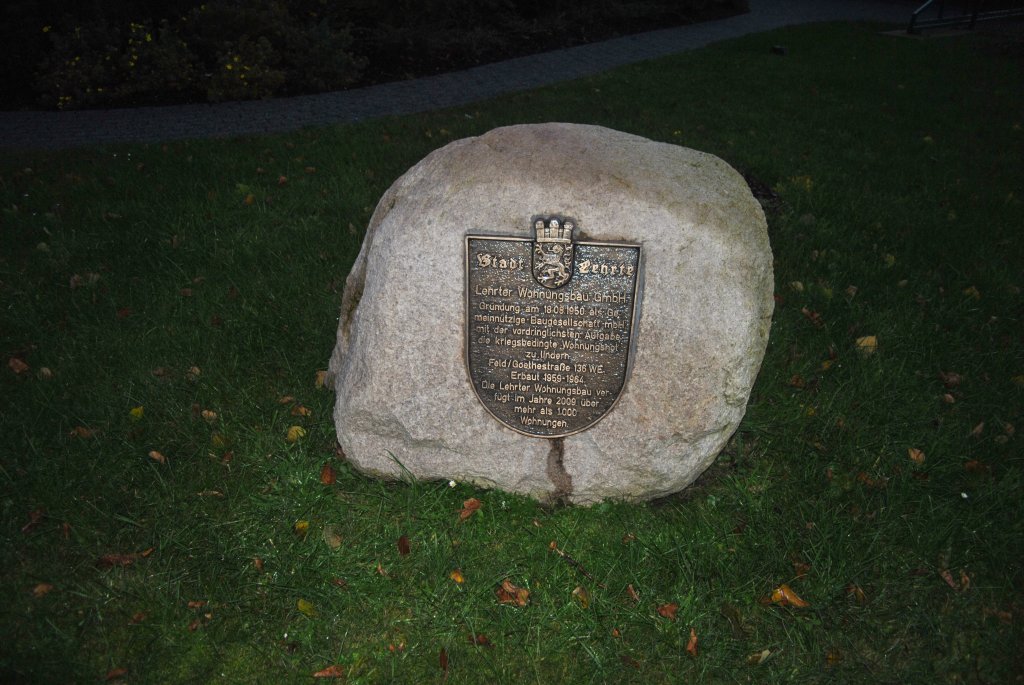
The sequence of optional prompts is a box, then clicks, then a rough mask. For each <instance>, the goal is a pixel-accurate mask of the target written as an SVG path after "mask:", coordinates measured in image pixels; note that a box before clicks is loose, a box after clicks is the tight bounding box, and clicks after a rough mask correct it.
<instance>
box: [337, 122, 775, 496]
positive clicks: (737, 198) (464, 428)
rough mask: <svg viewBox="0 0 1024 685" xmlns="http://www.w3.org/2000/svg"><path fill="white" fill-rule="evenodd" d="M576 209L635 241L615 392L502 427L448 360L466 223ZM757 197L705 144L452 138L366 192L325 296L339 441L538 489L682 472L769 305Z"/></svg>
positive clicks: (579, 128) (457, 316)
mask: <svg viewBox="0 0 1024 685" xmlns="http://www.w3.org/2000/svg"><path fill="white" fill-rule="evenodd" d="M537 215H562V216H571V217H574V218H576V220H577V221H578V224H579V228H580V229H581V230H582V232H583V233H584V234H585V238H586V239H587V240H593V241H617V242H629V243H641V244H642V246H643V259H644V261H645V264H644V269H643V276H644V280H645V285H644V287H643V290H642V300H641V301H640V308H641V313H640V320H639V327H638V329H637V330H636V331H635V335H636V351H635V357H634V361H633V369H632V374H631V376H630V377H629V379H628V381H627V383H626V386H625V389H624V391H623V393H622V396H621V398H620V400H619V402H618V404H617V405H616V406H615V408H614V409H613V410H612V411H611V412H610V413H609V414H608V415H607V416H606V417H605V418H604V419H602V420H601V421H600V422H598V423H597V424H596V425H594V426H593V427H592V428H589V429H588V430H585V431H583V432H581V433H577V434H575V435H571V436H568V437H564V438H559V439H544V438H537V437H532V436H528V435H522V434H520V433H517V432H514V431H512V430H509V429H508V428H506V427H504V426H503V425H501V424H500V423H499V422H498V421H497V420H495V419H494V418H493V417H492V416H491V415H490V414H488V413H487V411H486V410H485V409H484V407H483V406H482V405H481V403H480V401H479V400H478V399H477V397H476V395H475V394H474V390H473V387H472V385H471V382H470V378H469V374H468V372H467V368H466V363H465V361H464V349H465V342H464V338H463V328H464V319H465V307H466V304H465V292H464V288H465V285H464V269H465V266H464V260H465V256H464V249H465V248H464V239H465V235H466V234H467V233H475V234H497V235H515V236H521V237H528V236H529V230H530V220H531V217H534V216H537ZM772 291H773V278H772V255H771V250H770V248H769V245H768V235H767V230H766V225H765V218H764V214H763V212H762V211H761V207H760V206H759V205H758V203H757V201H756V200H755V199H754V197H753V196H752V195H751V193H750V191H749V189H748V187H747V185H746V183H745V182H744V180H743V178H742V177H741V176H740V174H738V173H737V172H736V171H735V170H734V169H732V168H731V167H730V166H729V165H728V164H726V163H725V162H723V161H722V160H720V159H718V158H717V157H714V156H712V155H708V154H705V153H702V152H697V151H695V150H690V149H687V148H682V147H678V146H675V145H669V144H665V143H657V142H653V141H650V140H647V139H645V138H640V137H638V136H634V135H629V134H626V133H621V132H618V131H613V130H610V129H606V128H602V127H598V126H584V125H578V124H541V125H524V126H510V127H506V128H499V129H495V130H493V131H490V132H489V133H487V134H485V135H482V136H480V137H478V138H467V139H463V140H458V141H455V142H453V143H451V144H449V145H447V146H445V147H443V148H441V149H439V150H436V151H435V152H433V153H431V154H430V155H428V156H427V157H426V158H425V159H423V160H422V161H421V162H420V163H419V164H417V165H416V166H414V167H413V168H412V169H410V170H409V171H408V172H407V173H406V174H405V175H404V176H402V177H401V178H399V179H398V180H397V181H395V183H394V185H392V186H391V188H390V189H389V190H388V191H387V193H386V194H385V195H384V197H383V198H382V199H381V201H380V204H379V205H378V206H377V210H376V212H375V213H374V215H373V218H372V219H371V222H370V226H369V228H368V230H367V234H366V239H365V240H364V242H363V247H362V250H361V251H360V253H359V256H358V258H357V260H356V262H355V265H354V266H353V268H352V272H351V273H350V274H349V276H348V280H347V282H346V285H345V292H344V295H343V298H342V310H341V317H340V321H339V324H338V336H337V346H336V347H335V349H334V354H333V356H332V357H331V361H330V370H329V378H330V379H331V380H330V382H331V383H332V384H333V386H334V388H335V390H336V392H337V404H336V407H335V411H334V421H335V425H336V428H337V434H338V440H339V442H340V444H341V447H342V449H343V450H344V452H345V454H346V455H347V457H348V459H349V460H350V461H351V462H352V463H353V464H354V465H355V466H356V467H357V468H358V469H360V470H361V471H363V472H366V473H369V474H373V475H377V476H383V477H387V478H400V477H403V476H405V475H406V472H408V474H411V475H412V476H415V477H416V478H419V479H454V480H458V481H470V482H473V483H476V484H479V485H482V486H486V487H496V488H501V489H503V490H508V491H512V492H518V493H524V494H527V495H530V496H533V497H536V498H540V499H550V498H559V499H565V500H568V501H571V502H576V503H591V502H596V501H599V500H602V499H605V498H626V499H649V498H653V497H658V496H662V495H666V494H670V493H672V492H676V491H678V490H681V489H682V488H684V487H686V486H687V485H688V484H689V483H691V482H692V481H693V480H694V479H695V478H696V477H697V476H698V475H700V473H701V472H702V471H703V470H704V469H705V468H707V466H709V465H710V463H711V462H712V461H713V460H714V458H715V456H716V454H717V453H718V452H719V450H720V449H721V448H722V447H723V445H724V444H725V442H726V440H728V439H729V437H730V436H731V435H732V433H733V432H734V431H735V430H736V427H737V425H738V424H739V421H740V419H741V418H742V417H743V413H744V411H745V408H746V403H747V399H748V397H749V395H750V390H751V387H752V386H753V383H754V379H755V377H756V375H757V372H758V369H759V367H760V365H761V360H762V358H763V356H764V351H765V346H766V344H767V340H768V329H769V327H770V324H771V314H772V309H773V299H772Z"/></svg>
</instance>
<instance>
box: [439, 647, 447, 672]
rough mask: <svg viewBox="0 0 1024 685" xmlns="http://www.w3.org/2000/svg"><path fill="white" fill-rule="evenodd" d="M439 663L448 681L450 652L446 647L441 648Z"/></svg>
mask: <svg viewBox="0 0 1024 685" xmlns="http://www.w3.org/2000/svg"><path fill="white" fill-rule="evenodd" d="M437 663H438V665H439V666H440V667H441V671H442V672H444V678H445V680H447V679H448V650H446V649H445V648H444V647H442V648H441V651H440V652H439V653H438V655H437Z"/></svg>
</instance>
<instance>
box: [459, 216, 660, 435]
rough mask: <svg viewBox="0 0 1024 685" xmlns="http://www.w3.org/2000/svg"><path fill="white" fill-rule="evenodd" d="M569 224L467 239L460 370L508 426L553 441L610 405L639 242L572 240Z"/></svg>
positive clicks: (623, 370) (625, 369)
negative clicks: (522, 233) (465, 371)
mask: <svg viewBox="0 0 1024 685" xmlns="http://www.w3.org/2000/svg"><path fill="white" fill-rule="evenodd" d="M575 227H576V223H575V222H574V221H572V220H571V219H563V218H561V217H541V218H538V219H535V220H534V230H535V233H534V235H533V236H531V237H529V238H516V237H508V236H486V235H468V236H466V323H465V338H466V366H467V368H468V370H469V377H470V381H471V382H472V384H473V390H474V391H475V392H476V395H477V397H478V398H479V399H480V401H481V402H482V403H483V405H484V407H485V408H486V409H487V411H488V412H490V413H491V415H492V416H494V418H496V419H497V420H498V421H500V422H501V423H503V424H504V425H505V426H507V427H509V428H511V429H512V430H515V431H518V432H520V433H524V434H526V435H533V436H537V437H543V438H557V437H563V436H566V435H571V434H573V433H578V432H580V431H583V430H586V429H587V428H590V427H591V426H593V425H594V424H595V423H597V422H598V421H600V420H601V419H602V418H603V417H604V416H606V415H607V414H608V412H610V411H611V410H612V408H613V407H614V406H615V403H616V402H617V401H618V399H619V397H620V396H621V394H622V390H623V388H624V387H625V384H626V380H627V378H628V377H629V370H630V364H631V362H632V359H633V353H634V351H635V344H636V339H635V331H636V329H637V324H638V321H639V315H640V309H639V300H640V283H641V282H642V281H641V254H640V246H639V245H634V244H627V243H599V242H576V241H574V240H573V231H574V230H575Z"/></svg>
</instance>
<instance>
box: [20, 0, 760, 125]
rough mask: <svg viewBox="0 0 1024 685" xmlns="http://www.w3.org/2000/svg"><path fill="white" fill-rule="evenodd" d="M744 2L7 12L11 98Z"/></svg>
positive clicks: (210, 77) (474, 0)
mask: <svg viewBox="0 0 1024 685" xmlns="http://www.w3.org/2000/svg"><path fill="white" fill-rule="evenodd" d="M746 8H747V2H746V0H595V1H583V0H548V1H544V2H541V1H540V0H416V1H413V0H351V1H350V2H344V3H338V2H328V1H327V0H288V1H285V0H256V1H255V2H242V1H240V0H210V1H209V2H207V3H205V4H196V3H195V2H194V0H167V1H166V2H159V3H155V2H151V1H144V0H119V1H115V2H99V1H98V0H94V1H93V2H83V3H78V2H72V1H70V0H49V1H47V2H27V1H22V2H11V3H7V5H6V6H5V7H4V9H3V16H2V21H0V38H2V40H3V41H4V44H5V46H6V48H7V49H6V51H5V55H4V58H3V62H2V64H0V77H2V78H3V80H4V82H5V83H7V84H8V92H9V97H8V98H7V100H6V101H5V103H4V106H5V107H6V108H14V109H22V108H33V107H43V108H47V109H53V108H59V109H75V108H87V107H111V106H115V107H116V106H132V105H140V104H163V103H177V102H204V101H208V102H217V101H222V100H236V99H252V98H262V97H271V96H275V95H296V94H303V93H313V92H322V91H327V90H336V89H342V88H346V87H350V86H354V85H368V84H373V83H381V82H385V81H391V80H398V79H404V78H411V77H416V76H423V75H428V74H433V73H439V72H443V71H450V70H453V69H460V68H466V67H471V66H473V65H477V64H483V63H487V62H492V61H496V60H501V59H505V58H508V57H512V56H516V55H523V54H530V53H535V52H542V51H545V50H550V49H555V48H559V47H567V46H572V45H579V44H582V43H587V42H591V41H595V40H602V39H606V38H610V37H614V36H617V35H625V34H628V33H634V32H637V31H645V30H650V29H656V28H662V27H668V26H676V25H680V24H684V23H688V22H693V21H701V20H706V19H711V18H716V17H722V16H728V15H731V14H736V13H739V12H743V11H745V10H746Z"/></svg>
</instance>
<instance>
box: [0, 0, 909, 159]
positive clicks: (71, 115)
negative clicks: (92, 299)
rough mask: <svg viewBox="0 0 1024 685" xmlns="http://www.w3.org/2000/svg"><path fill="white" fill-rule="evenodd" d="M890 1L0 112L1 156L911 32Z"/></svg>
mask: <svg viewBox="0 0 1024 685" xmlns="http://www.w3.org/2000/svg"><path fill="white" fill-rule="evenodd" d="M912 4H913V3H911V4H909V5H908V4H905V3H901V2H894V1H893V0H750V12H749V13H748V14H744V15H740V16H737V17H730V18H728V19H722V20H719V21H710V22H704V23H700V24H693V25H690V26H680V27H677V28H671V29H663V30H659V31H651V32H649V33H643V34H638V35H632V36H626V37H624V38H616V39H613V40H608V41H604V42H601V43H592V44H590V45H581V46H577V47H573V48H566V49H563V50H555V51H553V52H546V53H542V54H538V55H530V56H528V57H519V58H516V59H511V60H508V61H505V62H498V63H494V64H487V65H484V66H480V67H475V68H472V69H467V70H465V71H458V72H452V73H449V74H441V75H438V76H431V77H427V78H422V79H416V80H410V81H398V82H394V83H386V84H382V85H378V86H369V87H366V88H358V89H354V90H345V91H337V92H333V93H321V94H319V95H304V96H300V97H291V98H279V99H274V100H259V101H251V102H227V103H222V104H216V105H175V106H169V107H139V108H133V109H112V110H89V111H81V112H0V149H51V150H53V149H65V148H71V147H80V146H85V145H97V144H103V143H121V142H154V141H164V140H181V139H189V138H215V137H230V136H237V135H247V134H258V133H277V132H282V131H292V130H295V129H299V128H303V127H306V126H322V125H326V124H334V123H344V122H353V121H361V120H365V119H373V118H376V117H383V116H391V115H401V114H411V113H414V112H423V111H429V110H436V109H442V108H445V107H453V106H457V105H464V104H468V103H471V102H477V101H480V100H486V99H489V98H493V97H495V96H497V95H502V94H504V93H511V92H518V91H524V90H528V89H531V88H536V87H539V86H545V85H550V84H553V83H559V82H562V81H569V80H572V79H577V78H581V77H584V76H590V75H592V74H597V73H600V72H603V71H607V70H609V69H613V68H615V67H619V66H622V65H625V64H632V63H634V62H640V61H643V60H647V59H653V58H656V57H663V56H666V55H671V54H675V53H679V52H684V51H686V50H693V49H695V48H700V47H703V46H705V45H708V44H710V43H714V42H717V41H721V40H725V39H728V38H735V37H738V36H743V35H747V34H751V33H759V32H762V31H768V30H770V29H774V28H778V27H782V26H791V25H794V24H806V23H811V22H819V21H835V20H848V21H864V20H871V21H884V22H892V23H896V24H903V23H906V22H907V21H908V20H909V18H910V12H911V11H912V9H913V7H912Z"/></svg>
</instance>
